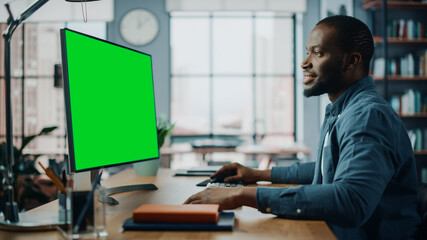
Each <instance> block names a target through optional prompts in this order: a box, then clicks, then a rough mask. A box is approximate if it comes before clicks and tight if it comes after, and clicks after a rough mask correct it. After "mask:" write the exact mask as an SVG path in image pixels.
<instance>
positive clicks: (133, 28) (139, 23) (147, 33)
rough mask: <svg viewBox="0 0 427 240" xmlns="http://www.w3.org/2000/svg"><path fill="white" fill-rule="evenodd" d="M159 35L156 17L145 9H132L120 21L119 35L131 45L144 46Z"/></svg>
mask: <svg viewBox="0 0 427 240" xmlns="http://www.w3.org/2000/svg"><path fill="white" fill-rule="evenodd" d="M158 33H159V22H158V21H157V18H156V16H154V15H153V14H152V13H151V12H149V11H147V10H145V9H134V10H131V11H129V12H128V13H126V14H125V15H124V17H123V18H122V20H121V21H120V34H121V35H122V37H123V39H124V40H125V41H126V42H128V43H130V44H133V45H137V46H138V45H139V46H140V45H145V44H147V43H149V42H151V41H153V39H154V38H155V37H156V36H157V34H158Z"/></svg>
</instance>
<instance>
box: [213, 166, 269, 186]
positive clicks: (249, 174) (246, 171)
mask: <svg viewBox="0 0 427 240" xmlns="http://www.w3.org/2000/svg"><path fill="white" fill-rule="evenodd" d="M230 172H233V173H235V174H236V175H234V176H230V177H227V178H225V179H224V182H238V181H242V182H245V183H255V182H257V181H270V175H271V170H263V171H262V170H256V169H252V168H248V167H245V166H242V165H240V164H238V163H232V164H229V165H226V166H223V167H222V168H220V169H219V170H218V171H217V172H216V173H214V174H212V176H211V178H215V177H217V176H218V175H221V174H224V173H230Z"/></svg>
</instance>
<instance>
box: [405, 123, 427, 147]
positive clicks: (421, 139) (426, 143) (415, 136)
mask: <svg viewBox="0 0 427 240" xmlns="http://www.w3.org/2000/svg"><path fill="white" fill-rule="evenodd" d="M408 136H409V139H410V140H411V144H412V148H413V149H414V150H415V151H421V150H426V149H427V128H415V129H410V130H408Z"/></svg>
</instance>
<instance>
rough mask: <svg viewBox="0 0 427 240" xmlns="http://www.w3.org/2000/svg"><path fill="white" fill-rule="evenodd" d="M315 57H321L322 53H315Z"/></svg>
mask: <svg viewBox="0 0 427 240" xmlns="http://www.w3.org/2000/svg"><path fill="white" fill-rule="evenodd" d="M314 55H316V56H320V55H322V54H321V53H320V52H314Z"/></svg>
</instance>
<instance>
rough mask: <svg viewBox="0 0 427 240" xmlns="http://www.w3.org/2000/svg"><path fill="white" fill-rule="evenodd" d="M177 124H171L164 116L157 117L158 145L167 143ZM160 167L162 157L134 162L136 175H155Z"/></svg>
mask: <svg viewBox="0 0 427 240" xmlns="http://www.w3.org/2000/svg"><path fill="white" fill-rule="evenodd" d="M174 127H175V124H171V123H170V122H169V121H167V120H166V118H165V117H164V116H161V117H159V118H158V119H157V145H158V146H159V150H160V148H161V147H162V146H163V144H164V143H165V140H166V138H167V137H168V136H169V135H170V134H171V133H172V130H173V128H174ZM159 167H160V157H159V158H158V159H154V160H150V161H144V162H139V163H134V164H133V169H134V170H135V173H136V175H139V176H155V175H156V174H157V170H158V169H159Z"/></svg>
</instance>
